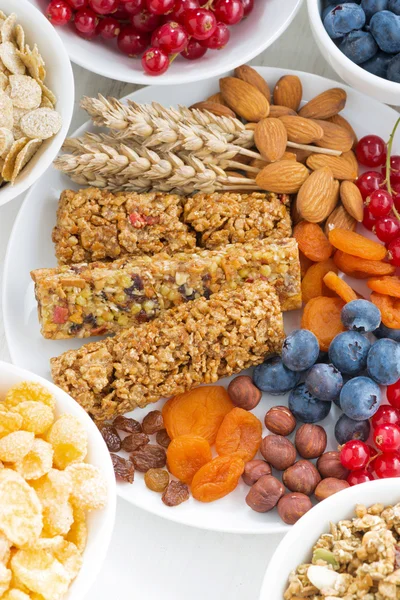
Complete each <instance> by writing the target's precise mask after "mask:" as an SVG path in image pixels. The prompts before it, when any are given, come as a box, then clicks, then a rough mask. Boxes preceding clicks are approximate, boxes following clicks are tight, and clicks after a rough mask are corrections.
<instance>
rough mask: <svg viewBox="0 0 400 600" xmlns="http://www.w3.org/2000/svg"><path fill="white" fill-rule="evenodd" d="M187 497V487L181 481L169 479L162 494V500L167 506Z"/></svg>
mask: <svg viewBox="0 0 400 600" xmlns="http://www.w3.org/2000/svg"><path fill="white" fill-rule="evenodd" d="M188 499H189V488H188V486H187V485H186V483H182V481H170V482H169V484H168V486H167V488H166V490H165V492H164V493H163V495H162V501H163V502H164V504H166V505H167V506H178V504H182V502H185V501H186V500H188Z"/></svg>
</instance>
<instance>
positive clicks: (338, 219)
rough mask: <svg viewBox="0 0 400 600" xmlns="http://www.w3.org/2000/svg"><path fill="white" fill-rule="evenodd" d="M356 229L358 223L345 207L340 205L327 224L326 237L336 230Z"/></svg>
mask: <svg viewBox="0 0 400 600" xmlns="http://www.w3.org/2000/svg"><path fill="white" fill-rule="evenodd" d="M356 227H357V221H356V220H355V219H353V217H352V216H351V215H349V213H348V212H347V211H346V209H345V208H344V206H342V205H341V204H339V206H337V207H336V208H335V210H334V211H333V212H332V213H331V214H330V215H329V217H328V218H327V220H326V222H325V235H326V236H328V235H329V232H330V231H332V229H335V228H339V229H349V230H350V231H354V230H355V228H356Z"/></svg>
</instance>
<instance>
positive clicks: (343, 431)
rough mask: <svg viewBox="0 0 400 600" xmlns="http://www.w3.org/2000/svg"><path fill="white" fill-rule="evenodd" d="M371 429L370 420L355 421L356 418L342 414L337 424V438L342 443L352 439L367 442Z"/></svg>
mask: <svg viewBox="0 0 400 600" xmlns="http://www.w3.org/2000/svg"><path fill="white" fill-rule="evenodd" d="M370 431H371V425H370V423H369V421H368V420H365V421H354V419H350V418H349V417H347V416H346V415H342V416H341V417H340V418H339V419H338V421H337V423H336V425H335V438H336V440H337V442H338V444H340V445H342V444H345V443H346V442H349V441H350V440H361V441H362V442H366V441H367V439H368V438H369V433H370Z"/></svg>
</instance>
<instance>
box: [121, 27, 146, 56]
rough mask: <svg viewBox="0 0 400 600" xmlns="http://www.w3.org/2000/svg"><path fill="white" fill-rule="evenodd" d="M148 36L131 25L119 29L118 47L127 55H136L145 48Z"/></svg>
mask: <svg viewBox="0 0 400 600" xmlns="http://www.w3.org/2000/svg"><path fill="white" fill-rule="evenodd" d="M149 41H150V39H149V36H148V35H146V34H145V33H142V32H140V31H136V29H135V28H134V27H132V25H128V26H127V27H124V28H123V29H121V31H120V33H119V35H118V48H119V49H120V51H121V52H122V53H123V54H127V55H128V56H137V55H138V54H141V53H142V52H143V51H144V50H146V48H147V46H148V45H149Z"/></svg>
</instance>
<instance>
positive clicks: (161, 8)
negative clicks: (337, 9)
mask: <svg viewBox="0 0 400 600" xmlns="http://www.w3.org/2000/svg"><path fill="white" fill-rule="evenodd" d="M30 1H31V3H32V4H34V5H35V6H36V7H37V8H39V9H40V10H41V11H43V12H44V13H45V14H46V15H47V17H48V19H49V20H50V22H51V23H52V24H53V25H54V26H55V27H56V28H57V32H58V33H59V34H60V37H61V38H62V40H63V42H64V44H65V46H66V48H67V51H68V53H69V56H70V58H71V60H72V61H73V62H74V63H76V64H78V65H80V66H81V67H84V68H86V69H88V70H89V71H93V72H94V73H98V74H99V75H103V76H105V77H110V78H112V79H117V80H119V81H126V82H131V83H141V84H150V83H154V78H155V77H157V84H161V85H170V84H179V83H186V82H191V81H199V80H202V79H208V78H209V77H214V76H218V75H220V74H222V73H225V72H226V71H229V70H231V69H234V68H235V67H237V66H239V65H241V64H243V63H245V62H247V61H249V60H251V59H252V58H254V57H255V56H257V55H258V54H260V52H262V51H263V50H265V48H267V47H268V46H270V45H271V44H272V43H273V42H274V41H275V40H276V39H277V38H278V37H279V36H280V35H282V33H283V32H284V31H285V29H286V28H287V27H288V25H289V24H290V22H291V21H292V19H293V18H294V16H295V14H296V12H297V10H298V8H299V7H300V5H301V2H302V0H285V2H282V0H30Z"/></svg>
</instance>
